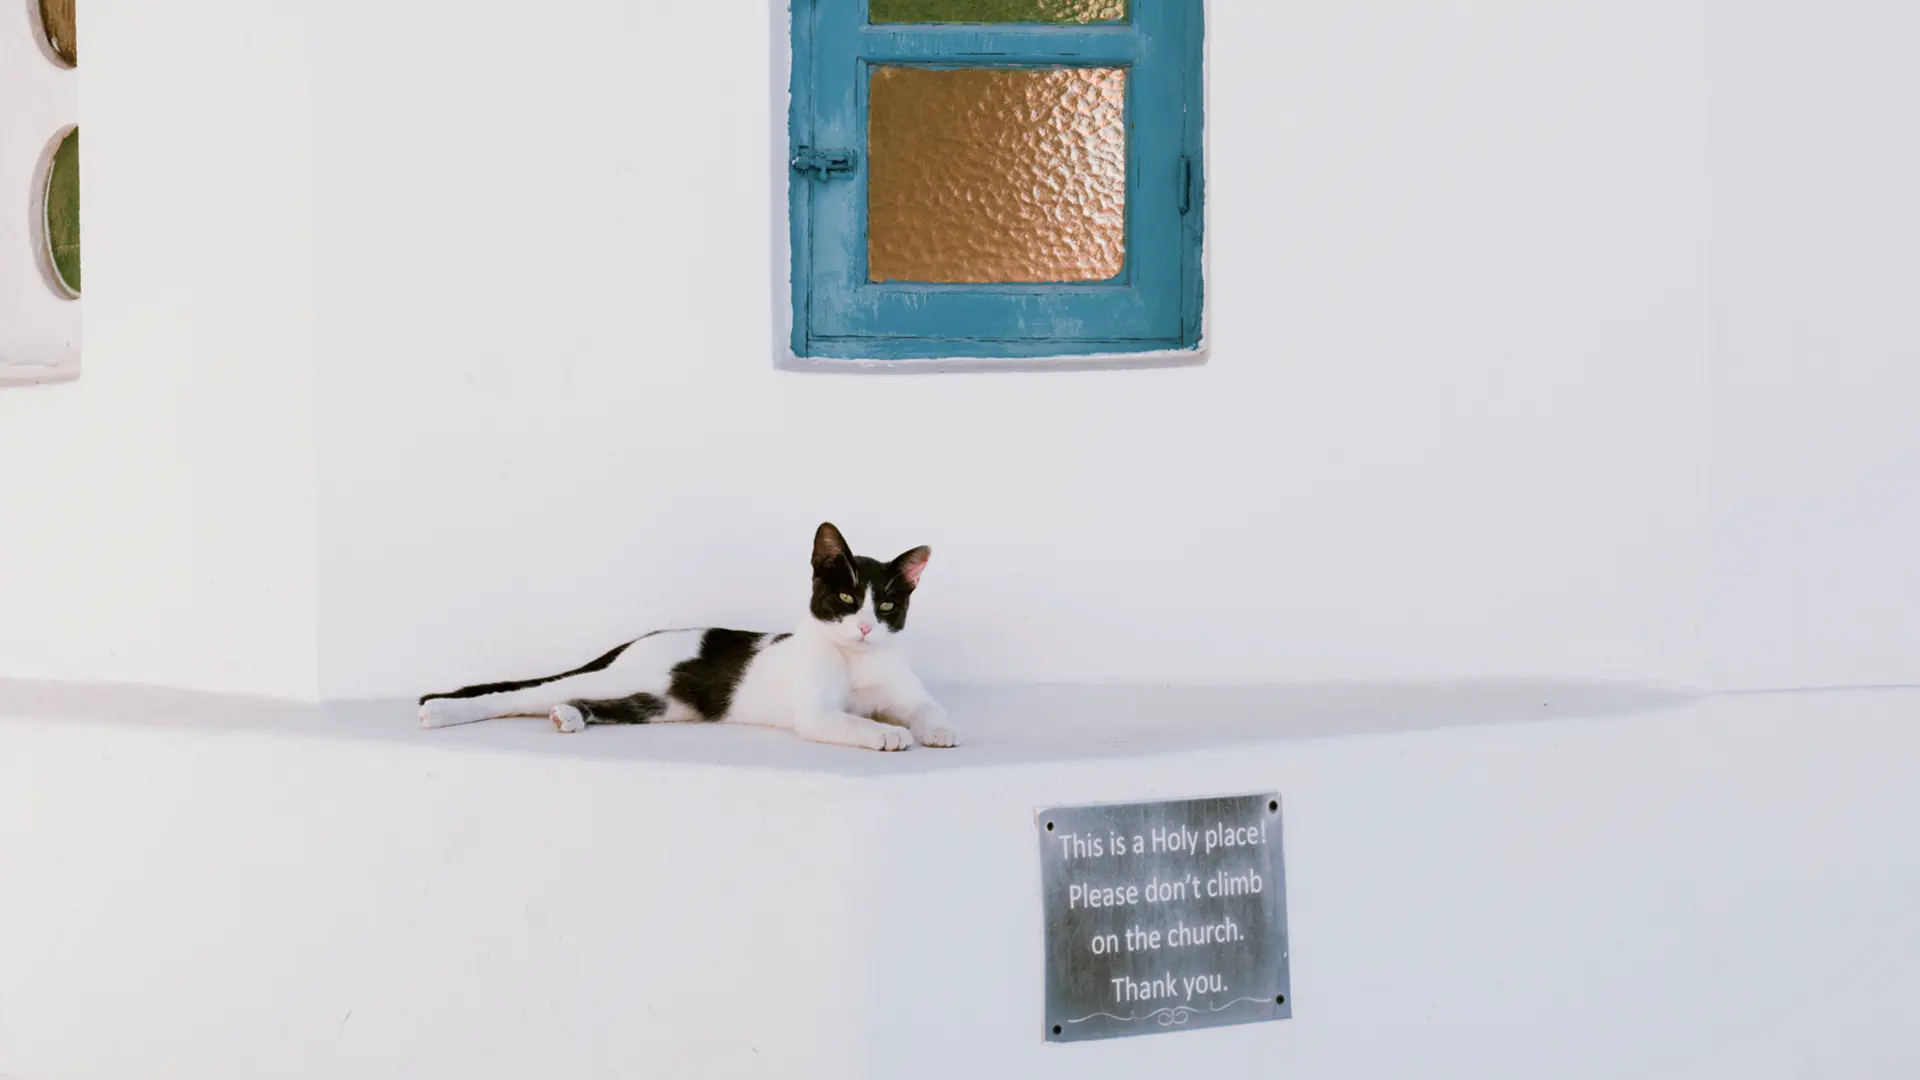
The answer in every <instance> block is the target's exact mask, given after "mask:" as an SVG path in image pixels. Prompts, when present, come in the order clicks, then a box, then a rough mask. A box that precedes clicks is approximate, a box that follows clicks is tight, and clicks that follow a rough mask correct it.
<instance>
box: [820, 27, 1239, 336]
mask: <svg viewBox="0 0 1920 1080" xmlns="http://www.w3.org/2000/svg"><path fill="white" fill-rule="evenodd" d="M1129 7H1130V9H1131V11H1130V19H1129V21H1127V22H1125V23H1115V24H1108V25H1029V24H966V25H948V24H911V25H883V26H876V25H871V24H869V22H868V19H867V0H793V84H792V111H791V114H790V116H789V118H788V131H789V147H790V158H791V166H792V173H791V176H792V183H791V185H790V192H791V194H790V201H789V205H788V216H789V227H790V229H791V231H792V237H791V239H792V251H793V268H792V269H793V351H794V353H795V355H797V356H802V357H821V358H862V359H880V360H895V359H911V358H944V357H964V358H981V359H995V358H1019V357H1044V356H1075V355H1096V354H1113V353H1138V352H1154V351H1161V350H1179V349H1192V348H1194V347H1195V346H1197V345H1198V343H1199V340H1200V325H1201V320H1200V314H1201V288H1202V282H1201V265H1200V262H1201V260H1200V254H1201V236H1202V222H1203V207H1204V200H1203V199H1202V194H1203V192H1204V187H1203V177H1202V171H1201V170H1202V164H1203V162H1202V157H1201V146H1202V120H1203V118H1202V116H1201V104H1202V102H1201V97H1202V86H1203V83H1202V76H1201V57H1202V50H1201V37H1202V32H1203V31H1202V0H1132V3H1131V4H1130V5H1129ZM883 64H884V65H906V66H922V67H937V68H958V67H966V68H978V67H999V68H1036V67H1096V66H1097V67H1124V68H1126V69H1127V100H1126V127H1127V154H1126V161H1127V181H1126V182H1127V192H1126V259H1125V263H1124V266H1123V269H1122V270H1121V272H1120V274H1119V275H1118V276H1116V277H1115V278H1113V279H1111V280H1108V281H1099V282H1076V283H1034V284H915V283H907V282H873V281H869V280H868V279H867V278H868V274H867V237H866V214H867V200H866V191H867V154H866V150H867V89H868V85H869V76H870V75H871V72H872V69H873V68H874V67H876V66H878V65H883Z"/></svg>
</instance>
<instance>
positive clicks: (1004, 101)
mask: <svg viewBox="0 0 1920 1080" xmlns="http://www.w3.org/2000/svg"><path fill="white" fill-rule="evenodd" d="M1126 96H1127V73H1126V70H1125V69H1124V68H960V69H957V70H935V69H931V68H910V67H883V68H878V69H876V70H875V71H874V73H873V84H872V87H871V93H870V96H869V107H868V121H867V123H868V130H867V152H868V160H869V165H868V178H867V275H868V277H870V278H872V279H873V280H874V281H930V282H989V281H1104V280H1106V279H1107V278H1110V277H1113V276H1114V275H1116V274H1118V273H1119V272H1120V268H1121V266H1122V265H1123V264H1124V263H1125V261H1126V224H1127V222H1126V218H1127V214H1126V198H1127V132H1126Z"/></svg>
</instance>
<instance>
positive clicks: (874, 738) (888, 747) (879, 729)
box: [860, 721, 913, 753]
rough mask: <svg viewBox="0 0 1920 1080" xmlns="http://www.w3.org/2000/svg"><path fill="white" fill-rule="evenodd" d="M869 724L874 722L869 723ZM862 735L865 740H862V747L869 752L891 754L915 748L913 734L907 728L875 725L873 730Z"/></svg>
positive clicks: (864, 731) (870, 729) (867, 730)
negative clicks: (876, 751) (877, 751)
mask: <svg viewBox="0 0 1920 1080" xmlns="http://www.w3.org/2000/svg"><path fill="white" fill-rule="evenodd" d="M869 723H872V722H871V721H869ZM861 735H862V736H863V738H862V739H861V740H860V745H862V746H864V747H866V748H867V749H869V750H879V751H881V752H883V753H890V752H892V751H895V750H911V749H912V748H913V735H912V733H910V732H909V731H907V729H906V728H901V727H894V726H893V725H892V724H873V726H872V727H871V728H869V729H866V730H863V731H862V732H861Z"/></svg>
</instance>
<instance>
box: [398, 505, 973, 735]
mask: <svg viewBox="0 0 1920 1080" xmlns="http://www.w3.org/2000/svg"><path fill="white" fill-rule="evenodd" d="M932 554H933V552H932V551H931V550H930V549H928V548H924V547H917V548H914V549H913V550H912V551H909V552H907V553H905V554H903V555H901V556H900V557H899V558H897V559H895V560H893V561H892V562H886V563H883V562H879V561H877V560H875V559H869V558H866V557H864V556H857V555H854V554H853V553H852V552H851V551H850V550H848V548H847V541H846V538H845V537H843V536H841V535H840V530H839V529H836V528H834V527H833V525H832V524H831V523H828V524H825V525H822V526H820V528H819V529H818V530H817V531H816V532H815V533H814V536H813V602H812V604H811V605H809V609H808V615H807V618H805V619H802V620H801V621H800V625H799V626H798V627H797V628H795V630H794V631H793V632H792V633H790V634H758V633H752V632H749V631H745V630H718V629H714V630H661V631H657V632H655V633H652V634H648V635H646V636H645V637H642V638H638V639H636V640H634V641H630V642H628V643H626V644H625V645H622V646H620V647H619V648H617V649H614V650H613V651H611V652H609V653H607V654H606V655H604V656H602V657H600V658H599V659H597V660H595V661H593V662H592V663H590V664H587V665H585V666H583V667H578V668H575V669H573V670H572V671H567V672H562V673H561V674H559V675H554V676H550V677H548V678H545V679H529V680H525V681H521V682H504V683H487V684H484V685H480V686H469V687H466V688H465V689H461V690H454V691H451V692H449V693H445V694H428V695H427V696H426V697H423V698H421V699H420V724H421V726H422V727H430V728H439V727H451V726H453V725H455V724H471V723H473V722H474V721H477V720H488V719H492V718H494V717H498V716H537V715H543V714H544V715H546V716H549V717H551V718H552V720H553V726H554V729H555V730H557V731H566V732H574V731H581V730H584V729H585V727H586V726H587V725H588V724H665V723H675V722H680V721H698V720H720V721H726V722H728V723H735V724H755V725H760V726H763V727H778V728H787V729H790V730H792V731H794V732H796V733H797V734H799V736H800V737H801V738H803V739H811V740H813V741H814V742H823V743H836V744H839V745H843V746H862V747H866V748H867V749H869V750H905V749H907V748H908V747H910V746H912V745H913V744H914V743H915V742H918V743H920V745H922V746H958V745H960V735H959V733H958V732H957V731H955V730H954V727H953V724H952V722H951V721H949V720H948V719H947V714H946V710H944V709H942V708H941V707H940V706H939V705H938V704H937V703H936V702H935V701H934V700H933V698H932V697H931V696H929V695H928V693H927V690H926V687H924V686H922V685H920V680H919V679H917V678H915V677H914V674H913V670H912V669H911V668H909V667H908V666H907V658H906V655H905V653H904V651H903V650H902V649H901V647H900V641H899V637H900V633H901V631H903V630H905V629H906V626H907V605H908V602H909V601H911V600H912V599H913V590H914V588H915V587H916V586H918V585H919V584H920V574H921V572H922V571H924V570H925V569H926V567H927V559H928V558H929V557H930V556H931V555H932Z"/></svg>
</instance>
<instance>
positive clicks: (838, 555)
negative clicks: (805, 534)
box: [813, 521, 853, 568]
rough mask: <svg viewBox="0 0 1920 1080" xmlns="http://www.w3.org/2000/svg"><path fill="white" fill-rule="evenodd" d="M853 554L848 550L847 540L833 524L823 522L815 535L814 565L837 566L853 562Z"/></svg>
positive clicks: (815, 531)
mask: <svg viewBox="0 0 1920 1080" xmlns="http://www.w3.org/2000/svg"><path fill="white" fill-rule="evenodd" d="M852 559H853V552H851V551H849V550H847V538H846V537H844V536H841V535H840V530H839V529H836V528H834V527H833V522H831V521H823V522H821V523H820V527H819V528H818V529H815V530H814V533H813V565H814V566H815V567H816V568H818V567H822V566H836V565H838V564H840V563H842V562H851V561H852Z"/></svg>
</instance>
